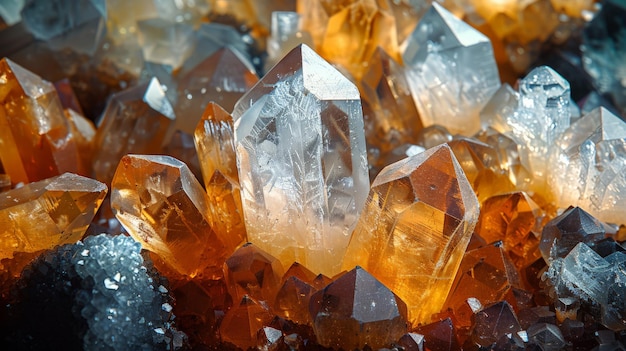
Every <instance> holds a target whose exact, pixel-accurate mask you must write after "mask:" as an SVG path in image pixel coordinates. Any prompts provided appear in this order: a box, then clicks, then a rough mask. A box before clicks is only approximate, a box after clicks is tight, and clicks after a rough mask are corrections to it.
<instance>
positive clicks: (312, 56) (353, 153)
mask: <svg viewBox="0 0 626 351" xmlns="http://www.w3.org/2000/svg"><path fill="white" fill-rule="evenodd" d="M233 118H234V119H235V142H236V151H237V160H238V164H237V165H238V168H239V179H240V182H241V196H242V202H243V209H244V217H245V220H246V228H247V232H248V239H249V240H250V241H251V242H253V243H254V244H255V245H258V246H259V247H260V248H262V249H264V250H266V251H267V252H269V253H271V254H273V255H275V256H276V257H278V258H279V259H280V260H281V261H282V262H283V264H284V265H285V266H289V265H291V264H292V263H293V262H300V263H301V264H303V265H305V266H306V267H308V268H309V269H311V270H312V271H313V272H315V273H324V274H327V275H334V274H336V273H339V268H340V265H341V259H342V257H343V254H344V252H345V248H346V245H347V243H348V241H349V235H350V232H351V231H352V228H354V225H356V221H357V219H358V215H359V213H360V211H361V208H362V206H363V203H364V202H365V198H366V196H367V195H366V194H367V189H368V186H369V178H368V173H367V159H366V153H365V138H364V132H363V117H362V112H361V100H360V98H359V92H358V90H357V89H356V87H355V86H354V85H353V84H352V83H350V81H348V80H347V79H346V78H345V77H344V76H342V75H341V74H340V73H339V72H338V71H336V70H335V69H334V68H333V67H332V66H330V65H329V64H328V63H327V62H326V61H324V60H323V59H322V58H321V57H319V56H318V55H317V54H316V53H315V52H314V51H313V50H311V49H310V48H309V47H307V46H306V45H301V46H299V47H297V48H295V49H294V50H292V51H291V52H290V53H289V54H288V55H287V56H285V57H284V58H283V60H282V61H281V62H280V63H278V64H277V65H276V66H275V67H274V68H273V69H272V70H271V71H270V72H268V73H267V74H266V75H265V77H264V78H263V79H262V80H261V81H259V83H258V84H257V85H255V86H254V87H253V88H252V89H251V90H250V91H249V92H248V93H246V94H245V95H244V96H243V97H242V98H241V99H240V100H239V101H238V103H237V105H236V106H235V109H234V111H233Z"/></svg>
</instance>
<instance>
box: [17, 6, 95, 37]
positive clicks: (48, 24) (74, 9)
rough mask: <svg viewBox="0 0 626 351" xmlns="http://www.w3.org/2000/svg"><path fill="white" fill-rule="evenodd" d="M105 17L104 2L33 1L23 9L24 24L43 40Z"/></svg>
mask: <svg viewBox="0 0 626 351" xmlns="http://www.w3.org/2000/svg"><path fill="white" fill-rule="evenodd" d="M104 16H106V14H105V1H104V0H79V1H66V0H57V1H35V0H31V1H27V2H26V3H25V5H24V8H22V20H23V21H24V24H26V26H27V28H28V29H29V30H30V31H31V33H33V35H34V36H35V37H37V38H38V39H41V40H48V39H50V38H52V37H55V36H58V35H61V34H64V33H66V32H68V31H70V30H72V29H75V28H77V27H79V26H80V25H81V24H84V23H85V22H88V21H90V20H93V19H95V18H98V17H104Z"/></svg>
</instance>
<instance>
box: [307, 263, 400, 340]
mask: <svg viewBox="0 0 626 351" xmlns="http://www.w3.org/2000/svg"><path fill="white" fill-rule="evenodd" d="M310 312H311V317H312V318H313V328H314V330H315V334H316V335H317V338H318V342H319V343H320V344H321V345H323V346H326V347H332V348H341V349H344V350H354V349H357V348H363V347H364V346H365V345H368V346H369V347H372V348H374V349H377V348H381V347H385V346H389V341H390V340H398V339H399V338H400V337H401V336H402V335H404V334H405V333H406V331H407V319H406V318H407V315H406V313H407V312H406V305H405V304H404V302H403V301H402V300H401V299H400V298H399V297H398V296H397V295H396V294H394V293H393V292H392V291H391V290H389V289H388V288H387V287H385V286H384V285H383V284H382V283H381V282H379V281H378V280H376V278H374V277H373V276H372V275H370V274H369V273H368V272H366V271H365V270H364V269H363V268H361V267H356V268H354V269H352V270H351V271H349V272H348V273H346V274H344V275H342V276H341V277H339V278H337V280H335V281H334V282H332V283H331V284H329V285H328V286H327V287H326V288H324V289H323V290H320V291H319V292H318V293H316V294H315V295H313V297H311V302H310ZM338 323H341V324H340V325H341V326H340V327H339V324H338Z"/></svg>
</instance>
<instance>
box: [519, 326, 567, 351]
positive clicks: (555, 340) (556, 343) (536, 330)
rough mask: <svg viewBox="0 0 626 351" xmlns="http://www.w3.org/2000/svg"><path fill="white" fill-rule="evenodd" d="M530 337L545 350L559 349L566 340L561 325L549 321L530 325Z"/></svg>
mask: <svg viewBox="0 0 626 351" xmlns="http://www.w3.org/2000/svg"><path fill="white" fill-rule="evenodd" d="M527 332H528V339H529V341H530V342H531V343H533V344H535V345H538V346H539V347H541V349H542V350H543V351H559V350H562V349H563V347H565V345H566V342H565V339H564V338H563V334H562V333H561V330H559V327H557V326H556V325H554V324H549V323H537V324H533V325H531V326H530V327H528V330H527Z"/></svg>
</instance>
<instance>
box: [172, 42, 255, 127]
mask: <svg viewBox="0 0 626 351" xmlns="http://www.w3.org/2000/svg"><path fill="white" fill-rule="evenodd" d="M257 81H258V77H257V76H256V74H255V73H254V68H252V66H251V65H250V64H249V63H248V61H247V60H246V59H245V58H244V57H243V56H242V55H241V54H240V53H239V52H238V51H237V50H231V49H229V48H222V49H219V50H217V51H216V52H215V53H213V54H212V55H211V56H209V57H208V58H207V59H205V60H204V61H202V62H200V63H199V64H198V65H197V66H196V67H194V68H193V69H192V70H190V71H189V72H188V73H187V74H185V75H184V76H182V77H180V79H179V80H178V100H177V104H176V115H177V116H180V117H179V119H178V121H177V126H178V128H179V129H181V130H183V131H187V132H188V133H193V131H194V129H195V128H196V125H197V124H198V121H199V120H200V117H202V113H203V112H204V109H205V108H206V106H207V104H208V103H209V102H210V101H215V102H216V103H218V104H219V105H220V106H222V107H223V108H224V109H225V110H226V111H232V109H233V107H234V106H235V103H236V102H237V100H238V99H239V98H241V96H242V95H243V94H244V93H245V92H247V91H248V90H249V89H250V88H252V86H253V85H254V84H255V83H256V82H257Z"/></svg>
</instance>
